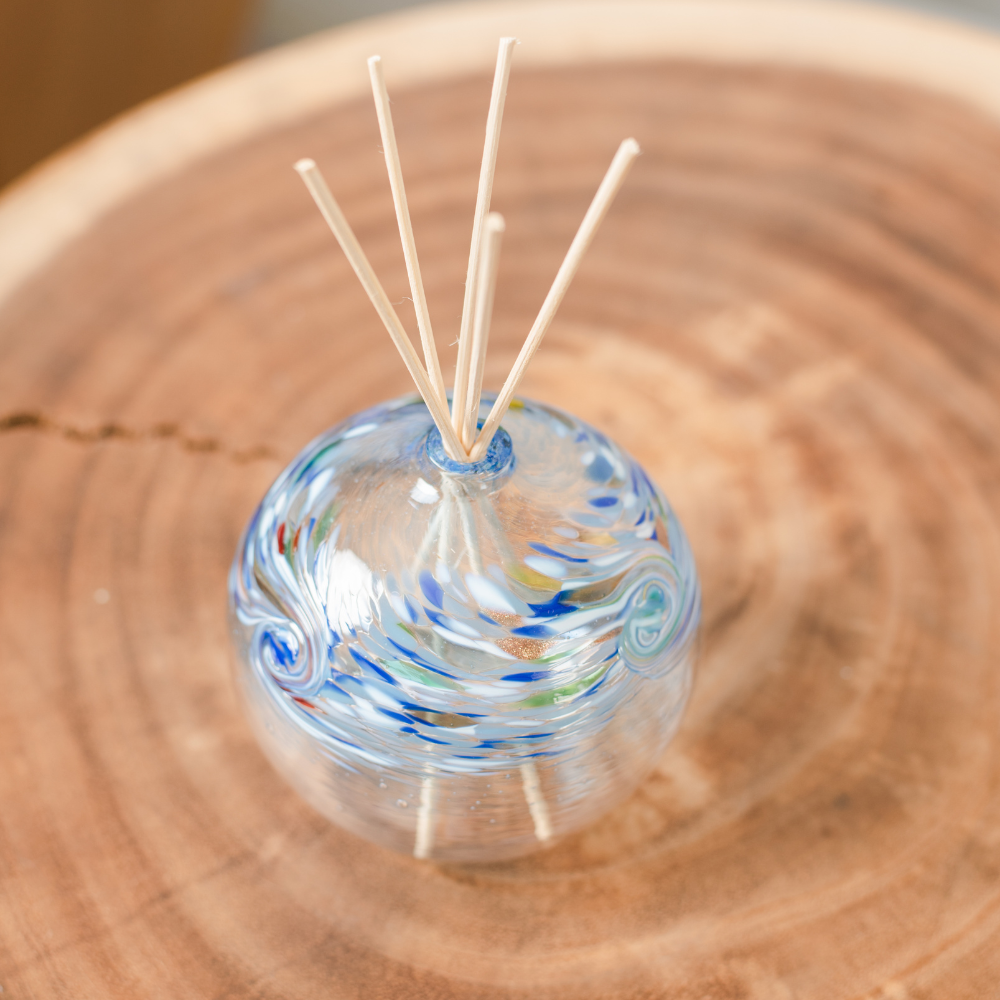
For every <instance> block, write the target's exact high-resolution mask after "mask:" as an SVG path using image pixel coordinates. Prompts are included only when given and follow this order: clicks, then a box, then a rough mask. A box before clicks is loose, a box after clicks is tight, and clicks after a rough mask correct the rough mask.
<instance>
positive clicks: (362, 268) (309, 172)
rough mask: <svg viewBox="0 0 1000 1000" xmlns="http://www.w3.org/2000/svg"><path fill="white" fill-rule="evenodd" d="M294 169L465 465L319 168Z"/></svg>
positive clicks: (449, 447)
mask: <svg viewBox="0 0 1000 1000" xmlns="http://www.w3.org/2000/svg"><path fill="white" fill-rule="evenodd" d="M295 169H296V170H297V171H298V173H299V176H300V177H301V178H302V180H303V181H304V182H305V185H306V187H307V188H308V189H309V193H310V194H311V195H312V196H313V200H314V201H315V202H316V206H317V207H318V208H319V210H320V212H321V213H322V215H323V218H324V219H326V222H327V225H328V226H329V227H330V229H331V230H332V231H333V235H334V236H336V237H337V242H338V243H339V244H340V246H341V249H342V250H343V251H344V255H345V256H346V257H347V259H348V261H350V264H351V267H353V268H354V273H355V274H356V275H357V276H358V280H359V281H360V282H361V284H362V287H363V288H364V290H365V291H366V292H367V293H368V298H369V299H371V302H372V305H373V306H375V310H376V312H377V313H378V314H379V317H380V318H381V320H382V322H383V323H384V324H385V328H386V330H388V331H389V336H390V337H391V338H392V342H393V344H395V346H396V350H397V351H399V354H400V357H401V358H402V359H403V363H404V364H405V365H406V368H407V370H408V371H409V373H410V377H411V378H412V379H413V381H414V383H415V384H416V386H417V391H418V392H419V393H420V395H421V396H423V399H424V402H425V403H426V404H427V409H428V410H430V413H431V416H432V417H433V418H434V423H435V424H437V426H438V430H439V431H440V432H441V441H442V443H443V444H444V448H445V451H447V453H448V454H449V455H450V456H451V458H453V459H454V460H455V461H456V462H467V461H468V457H467V456H466V453H465V449H464V448H463V447H462V446H461V444H460V443H459V440H458V436H457V435H456V433H455V431H454V428H453V427H452V425H451V422H450V420H449V417H448V410H447V409H446V408H444V407H443V406H442V404H441V401H440V399H439V397H438V395H437V393H435V392H434V389H433V388H432V386H431V384H430V381H429V379H428V377H427V372H425V371H424V368H423V365H421V363H420V358H419V357H418V356H417V352H416V350H415V349H414V347H413V344H412V343H410V338H409V337H408V336H407V335H406V330H405V329H404V328H403V324H402V323H401V322H400V321H399V317H398V316H397V315H396V310H395V309H393V307H392V303H391V302H390V301H389V297H388V296H387V295H386V294H385V289H384V288H383V287H382V284H381V282H380V281H379V280H378V277H377V275H376V274H375V271H374V270H373V269H372V266H371V264H370V263H369V261H368V258H367V257H366V256H365V252H364V250H362V249H361V244H360V243H359V242H358V238H357V237H356V236H355V235H354V230H352V229H351V227H350V224H349V223H348V221H347V219H346V218H344V213H343V212H342V211H341V210H340V206H339V205H338V204H337V202H336V199H335V198H334V197H333V195H332V194H331V193H330V189H329V188H328V187H327V185H326V181H325V180H324V179H323V175H322V174H321V173H320V171H319V168H318V167H317V166H316V164H315V162H314V161H313V160H309V159H306V160H299V162H298V163H296V164H295Z"/></svg>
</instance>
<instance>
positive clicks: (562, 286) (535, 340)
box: [456, 139, 640, 462]
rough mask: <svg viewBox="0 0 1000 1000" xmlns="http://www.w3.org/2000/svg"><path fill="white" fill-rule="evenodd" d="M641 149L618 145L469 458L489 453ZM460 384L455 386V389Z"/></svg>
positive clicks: (629, 144) (628, 142) (632, 141)
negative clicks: (528, 368) (550, 326)
mask: <svg viewBox="0 0 1000 1000" xmlns="http://www.w3.org/2000/svg"><path fill="white" fill-rule="evenodd" d="M639 152H640V150H639V144H638V143H637V142H636V141H635V139H626V140H625V141H624V142H623V143H622V144H621V145H620V146H619V147H618V152H617V153H615V156H614V159H613V160H612V161H611V166H610V167H609V168H608V172H607V173H606V174H605V175H604V180H602V181H601V185H600V187H599V188H598V189H597V194H595V195H594V200H593V201H592V202H591V203H590V208H588V209H587V214H586V215H585V216H584V217H583V222H581V223H580V228H579V229H578V230H577V233H576V236H574V237H573V242H572V243H571V244H570V247H569V250H568V251H567V253H566V257H565V259H564V260H563V262H562V265H561V266H560V268H559V271H558V273H557V274H556V277H555V281H553V282H552V287H551V288H550V289H549V294H548V295H546V296H545V301H544V302H543V303H542V308H541V309H540V310H539V313H538V317H537V318H536V319H535V322H534V325H533V326H532V327H531V331H530V332H529V333H528V336H527V339H526V340H525V342H524V345H523V346H522V347H521V351H520V353H519V354H518V356H517V360H516V361H515V362H514V367H513V369H512V370H511V373H510V375H508V376H507V381H506V382H505V383H504V386H503V388H502V389H501V390H500V395H499V396H497V398H496V402H495V403H494V404H493V409H492V410H490V414H489V416H488V417H487V418H486V422H485V423H484V424H483V429H482V430H481V431H480V432H479V436H478V437H477V438H476V441H475V444H474V445H473V446H472V451H471V452H470V453H469V459H470V461H473V462H478V461H480V460H481V459H482V458H483V456H484V455H485V454H486V449H487V448H488V447H489V446H490V441H492V440H493V435H494V434H495V433H496V429H497V427H499V426H500V421H501V420H503V417H504V414H505V413H506V412H507V408H508V407H509V406H510V403H511V400H512V399H513V398H514V393H515V392H517V387H518V385H520V383H521V379H523V378H524V373H525V371H526V370H527V367H528V364H529V363H530V361H531V359H532V357H534V354H535V351H537V350H538V347H539V345H540V344H541V342H542V338H543V337H544V336H545V334H546V332H547V331H548V328H549V325H550V324H551V323H552V320H553V318H554V317H555V314H556V310H557V309H558V308H559V303H560V302H562V300H563V296H564V295H565V294H566V290H567V289H568V288H569V286H570V282H572V280H573V277H574V276H575V275H576V272H577V269H578V268H579V267H580V262H581V261H582V260H583V255H584V254H585V253H586V252H587V248H588V247H589V246H590V244H591V241H592V240H593V238H594V234H595V233H596V232H597V227H598V226H599V225H600V224H601V221H602V220H603V219H604V216H605V215H606V214H607V211H608V209H609V208H610V207H611V202H612V201H613V200H614V197H615V195H616V194H617V193H618V190H619V188H620V187H621V186H622V182H623V181H624V180H625V175H626V174H627V173H628V171H629V167H631V166H632V163H633V161H634V160H635V158H636V157H637V156H638V155H639ZM457 388H458V387H457V386H456V390H457Z"/></svg>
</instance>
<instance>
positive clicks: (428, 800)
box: [413, 774, 435, 858]
mask: <svg viewBox="0 0 1000 1000" xmlns="http://www.w3.org/2000/svg"><path fill="white" fill-rule="evenodd" d="M434 792H435V788H434V776H433V775H432V774H428V775H426V776H425V777H424V779H423V781H422V782H421V785H420V811H419V812H418V813H417V835H416V838H415V840H414V844H413V856H414V857H415V858H429V857H430V856H431V851H432V850H433V849H434V799H435V795H434Z"/></svg>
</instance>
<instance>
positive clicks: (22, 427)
mask: <svg viewBox="0 0 1000 1000" xmlns="http://www.w3.org/2000/svg"><path fill="white" fill-rule="evenodd" d="M14 431H36V432H40V433H43V434H56V435H59V436H61V437H63V438H65V439H66V440H67V441H75V442H76V443H78V444H96V443H98V442H100V441H111V440H119V441H155V440H160V441H163V440H172V441H176V442H177V444H178V445H180V447H181V448H183V449H184V450H185V451H191V452H201V453H203V454H208V453H212V452H215V453H218V454H221V455H224V456H226V457H227V458H229V459H231V460H232V461H233V462H236V463H237V464H239V465H245V464H247V463H248V462H257V461H260V460H261V459H276V458H277V457H278V456H277V454H276V453H275V451H274V449H273V448H269V447H267V446H266V445H255V446H254V447H252V448H229V447H227V446H226V445H225V444H223V443H222V442H221V441H219V440H218V439H217V438H213V437H192V436H190V435H189V434H185V433H184V432H183V431H182V430H181V428H180V426H179V425H178V424H174V423H160V424H154V425H153V426H152V427H149V428H147V429H146V430H135V429H133V428H130V427H123V426H122V425H121V424H116V423H113V422H108V423H104V424H98V425H97V426H96V427H91V428H81V427H74V426H72V425H70V424H60V423H59V422H58V421H55V420H50V419H49V418H48V417H46V416H45V415H44V414H42V413H37V412H35V411H32V410H18V411H15V412H14V413H8V414H7V415H6V416H2V417H0V434H8V433H12V432H14Z"/></svg>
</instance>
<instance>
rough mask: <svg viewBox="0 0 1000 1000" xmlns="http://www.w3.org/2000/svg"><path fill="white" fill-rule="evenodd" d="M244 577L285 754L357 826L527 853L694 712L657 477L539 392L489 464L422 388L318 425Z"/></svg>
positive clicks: (690, 628)
mask: <svg viewBox="0 0 1000 1000" xmlns="http://www.w3.org/2000/svg"><path fill="white" fill-rule="evenodd" d="M491 402H492V399H491V398H490V397H489V396H484V399H483V404H482V407H483V411H484V412H485V411H488V409H489V405H490V404H491ZM230 597H231V619H232V630H233V637H234V640H235V645H236V650H237V654H238V655H237V660H238V669H237V673H238V677H239V681H240V687H241V689H242V691H243V693H244V695H245V700H246V704H247V707H248V712H249V716H250V718H251V720H252V722H253V724H254V728H255V732H256V734H257V736H258V738H259V740H260V742H261V744H262V745H263V747H264V749H265V750H266V751H267V753H268V755H269V756H270V758H271V759H272V761H273V762H274V763H275V765H276V766H277V768H278V769H279V771H280V772H281V773H282V774H283V775H284V776H285V777H286V778H287V779H288V780H289V781H290V782H291V784H292V785H293V786H294V787H296V788H297V789H298V790H299V791H300V792H301V793H302V794H303V796H304V797H305V798H306V799H307V800H308V801H309V802H311V803H312V804H313V805H314V806H315V807H316V808H317V809H318V810H319V811H320V812H322V813H324V814H325V815H327V816H328V817H329V818H331V819H333V820H334V821H336V822H337V823H340V824H341V825H343V826H345V827H347V828H348V829H350V830H352V831H354V832H355V833H358V834H360V835H362V836H365V837H368V838H369V839H371V840H374V841H377V842H379V843H382V844H384V845H386V846H389V847H392V848H395V849H397V850H402V851H407V852H411V853H414V854H415V855H417V856H418V857H431V858H434V859H440V860H461V861H477V860H492V859H497V858H502V857H508V856H513V855H517V854H521V853H525V852H527V851H529V850H532V849H533V848H535V847H538V846H539V845H541V844H545V843H547V842H549V841H551V840H553V839H554V838H556V837H558V836H561V835H564V834H566V833H569V832H572V831H574V830H577V829H579V828H581V827H582V826H584V825H585V824H587V823H588V822H591V821H592V820H593V819H595V818H597V817H598V816H600V815H601V814H602V813H604V812H606V811H607V810H609V809H610V808H612V807H613V806H614V805H615V803H616V802H619V801H620V800H621V799H622V798H623V797H625V796H627V795H628V794H629V793H630V792H631V791H632V790H634V788H635V787H636V785H637V784H638V783H639V782H640V781H641V780H642V779H643V777H644V776H645V775H646V774H647V773H648V772H649V771H650V769H651V768H652V767H653V766H654V765H655V763H656V761H657V759H658V758H659V756H660V755H661V753H662V752H663V750H664V748H665V746H666V744H667V742H668V741H669V739H670V738H671V736H672V735H673V733H674V731H675V730H676V727H677V725H678V722H679V720H680V716H681V713H682V710H683V707H684V704H685V702H686V699H687V696H688V692H689V689H690V684H691V669H692V661H693V645H694V640H695V636H696V632H697V627H698V621H699V614H700V592H699V585H698V577H697V574H696V571H695V566H694V562H693V559H692V556H691V551H690V549H689V546H688V542H687V539H686V538H685V536H684V532H683V530H682V529H681V526H680V524H679V522H678V520H677V518H676V517H675V515H674V513H673V511H672V510H671V508H670V505H669V504H668V502H667V500H666V498H665V497H664V495H663V494H662V493H661V492H660V490H659V489H658V488H657V487H656V486H655V485H654V484H653V482H652V481H651V480H650V478H649V477H648V476H647V475H646V473H645V472H644V471H643V470H642V468H641V467H640V466H639V465H638V464H637V463H636V462H635V461H634V460H633V459H632V458H630V457H629V456H628V455H627V454H626V453H625V452H624V451H623V450H622V449H621V448H619V447H618V446H617V445H615V444H614V443H613V442H612V441H610V440H609V439H608V438H607V437H605V436H604V435H603V434H601V433H600V432H599V431H597V430H595V429H594V428H592V427H589V426H587V425H586V424H585V423H583V422H582V421H580V420H578V419H576V418H575V417H573V416H570V415H569V414H567V413H565V412H562V411H560V410H558V409H556V408H554V407H551V406H547V405H544V404H541V403H536V402H531V401H528V400H523V401H518V402H517V403H516V404H515V405H514V406H513V407H512V408H511V409H510V411H509V412H508V414H507V415H506V417H505V418H504V423H503V427H502V428H501V429H500V430H499V431H498V432H497V434H496V436H495V437H494V439H493V442H492V444H491V446H490V448H489V451H488V452H487V454H486V457H485V458H484V459H483V460H482V461H481V462H478V463H476V464H475V465H462V464H459V463H456V462H453V461H452V460H450V459H449V458H448V457H447V455H446V454H445V452H444V449H443V448H442V446H441V440H440V435H439V433H438V431H437V429H436V428H435V427H434V424H433V421H432V420H431V418H430V415H429V414H428V411H427V409H426V407H425V406H424V404H423V402H422V401H421V400H420V399H419V398H418V397H406V398H403V399H400V400H396V401H394V402H391V403H387V404H384V405H382V406H378V407H375V408H374V409H371V410H368V411H366V412H364V413H361V414H358V415H356V416H354V417H352V418H351V419H349V420H347V421H345V422H344V423H342V424H340V425H339V426H337V427H335V428H333V429H332V430H329V431H327V432H326V433H325V434H323V435H321V436H320V437H318V438H317V439H316V440H315V441H313V442H312V443H311V444H309V445H308V446H307V447H306V448H305V449H304V450H303V451H302V452H301V454H300V455H299V456H298V457H297V458H296V459H295V460H294V461H293V462H292V463H291V465H289V466H288V468H287V469H285V471H284V472H283V473H282V474H281V475H280V476H279V477H278V479H277V481H276V482H275V483H274V485H273V486H272V487H271V488H270V490H268V492H267V495H266V496H265V497H264V499H263V501H262V502H261V504H260V507H259V508H258V509H257V511H256V513H255V514H254V516H253V519H252V520H251V522H250V524H249V526H248V527H247V529H246V531H245V533H244V536H243V538H242V540H241V542H240V545H239V549H238V551H237V554H236V559H235V561H234V563H233V568H232V572H231V576H230Z"/></svg>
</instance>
